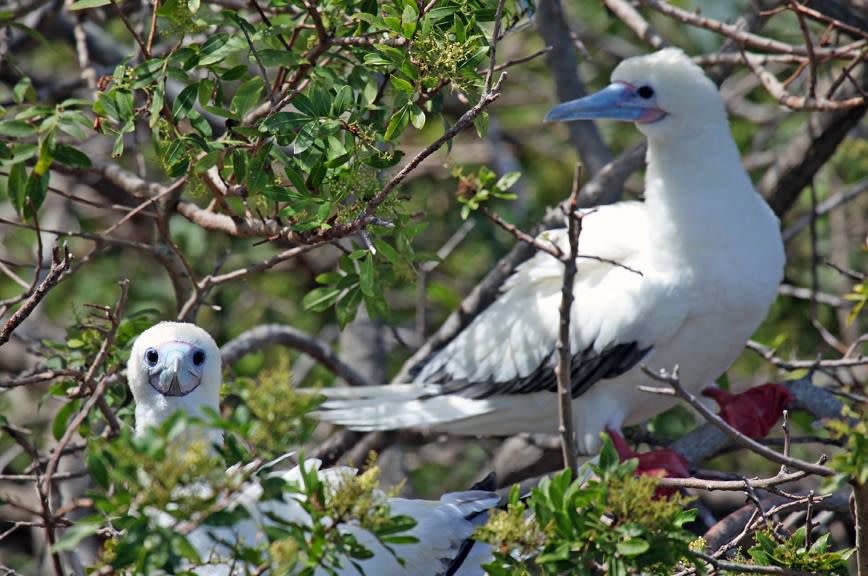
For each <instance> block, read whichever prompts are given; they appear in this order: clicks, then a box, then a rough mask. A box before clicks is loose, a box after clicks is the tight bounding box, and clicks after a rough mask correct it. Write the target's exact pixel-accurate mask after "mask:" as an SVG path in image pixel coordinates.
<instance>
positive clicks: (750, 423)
mask: <svg viewBox="0 0 868 576" xmlns="http://www.w3.org/2000/svg"><path fill="white" fill-rule="evenodd" d="M702 394H703V396H708V397H709V398H714V400H715V402H717V405H718V406H719V407H720V417H721V418H723V419H724V421H726V423H727V424H729V425H730V426H732V427H733V428H735V429H736V430H738V431H739V432H741V433H742V434H744V435H745V436H748V437H750V438H764V437H765V436H766V435H767V434H768V433H769V432H770V431H771V429H772V428H773V427H774V425H775V424H776V423H777V421H778V420H779V419H780V417H781V415H782V414H783V412H784V409H785V408H786V407H787V404H789V403H790V402H791V401H792V399H793V395H792V394H790V392H789V390H787V389H786V388H785V387H784V386H782V385H780V384H772V383H769V384H763V385H762V386H756V387H754V388H751V389H750V390H747V391H745V392H742V393H741V394H730V393H729V392H726V391H725V390H721V389H720V388H716V387H715V388H706V389H705V390H703V392H702Z"/></svg>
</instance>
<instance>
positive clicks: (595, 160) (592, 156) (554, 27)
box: [535, 0, 621, 204]
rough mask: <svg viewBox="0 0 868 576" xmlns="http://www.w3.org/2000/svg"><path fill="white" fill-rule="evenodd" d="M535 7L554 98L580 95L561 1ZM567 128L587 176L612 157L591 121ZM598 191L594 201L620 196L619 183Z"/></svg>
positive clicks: (576, 64) (581, 89) (582, 88)
mask: <svg viewBox="0 0 868 576" xmlns="http://www.w3.org/2000/svg"><path fill="white" fill-rule="evenodd" d="M537 10H538V13H537V15H536V18H535V20H536V24H537V29H538V31H539V34H540V36H542V38H543V41H545V43H546V46H551V51H550V52H549V53H548V54H547V55H546V63H547V64H548V66H549V70H551V72H552V76H554V80H555V90H556V92H557V96H558V100H560V101H561V102H566V101H568V100H575V99H576V98H581V97H582V96H584V95H585V94H586V91H585V86H584V83H583V82H582V79H581V78H580V77H579V62H578V58H577V57H576V47H575V45H574V43H573V38H572V34H571V33H570V27H569V25H568V24H567V21H566V17H565V15H564V11H563V7H562V6H561V2H560V0H540V2H539V3H538V4H537ZM567 129H568V130H569V132H570V141H571V142H572V143H573V146H574V147H575V148H576V150H577V151H578V153H579V158H581V160H582V163H583V164H584V165H585V166H586V167H587V170H588V173H589V174H590V175H591V176H593V175H595V174H596V173H597V172H599V171H600V170H601V169H602V168H603V166H605V165H606V164H608V163H609V162H610V161H611V160H612V153H611V152H610V151H609V149H608V147H606V144H605V143H604V142H603V139H602V137H601V136H600V133H599V131H598V130H597V127H596V125H595V124H594V123H593V122H570V123H569V124H567ZM601 192H603V194H604V195H601V196H600V197H594V198H593V201H594V203H596V204H607V203H610V202H614V201H616V200H617V199H618V198H620V196H621V188H620V187H616V188H613V189H608V190H602V191H601ZM587 194H588V193H587V192H585V193H584V194H583V196H584V197H586V198H587Z"/></svg>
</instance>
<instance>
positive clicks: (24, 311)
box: [0, 244, 72, 346]
mask: <svg viewBox="0 0 868 576" xmlns="http://www.w3.org/2000/svg"><path fill="white" fill-rule="evenodd" d="M39 258H40V259H41V258H42V255H41V254H40V255H39ZM71 262H72V256H71V255H70V253H69V247H68V246H67V245H66V244H64V245H63V250H62V251H61V249H60V247H59V246H55V247H54V250H53V253H52V263H51V268H50V269H49V271H48V274H47V275H46V276H45V278H44V279H43V280H42V282H40V283H39V286H37V287H36V289H35V290H34V291H33V293H32V294H30V296H29V297H28V298H27V300H25V301H24V304H22V305H21V307H20V308H19V309H18V310H16V311H15V314H13V315H12V317H11V318H9V320H7V321H6V322H5V323H4V324H3V327H2V328H0V346H2V345H3V344H5V343H6V342H8V341H9V337H10V336H11V335H12V332H13V331H14V330H15V329H16V328H18V326H19V325H20V324H21V323H22V322H23V321H24V319H25V318H27V317H28V316H30V314H31V313H32V312H33V309H34V308H36V306H37V305H38V304H39V303H40V302H41V301H42V299H43V298H45V295H46V294H48V291H49V290H51V289H52V288H53V287H54V286H56V285H57V284H58V283H59V282H61V281H62V280H63V279H64V278H65V277H66V276H67V274H68V273H69V266H70V263H71Z"/></svg>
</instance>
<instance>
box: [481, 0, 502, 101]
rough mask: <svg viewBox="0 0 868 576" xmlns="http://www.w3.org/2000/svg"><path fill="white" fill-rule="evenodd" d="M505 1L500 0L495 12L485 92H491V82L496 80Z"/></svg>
mask: <svg viewBox="0 0 868 576" xmlns="http://www.w3.org/2000/svg"><path fill="white" fill-rule="evenodd" d="M504 1H505V0H498V2H497V9H496V10H495V12H494V30H493V31H492V33H491V51H490V54H489V62H488V73H487V74H486V75H485V92H491V84H492V83H493V82H494V68H495V66H496V65H497V41H498V40H499V39H500V21H501V20H502V19H503V4H504Z"/></svg>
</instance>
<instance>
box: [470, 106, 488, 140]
mask: <svg viewBox="0 0 868 576" xmlns="http://www.w3.org/2000/svg"><path fill="white" fill-rule="evenodd" d="M473 127H474V128H476V134H477V135H478V136H479V137H480V138H485V133H486V132H488V112H483V113H482V114H480V115H479V116H477V117H476V118H474V119H473Z"/></svg>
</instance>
